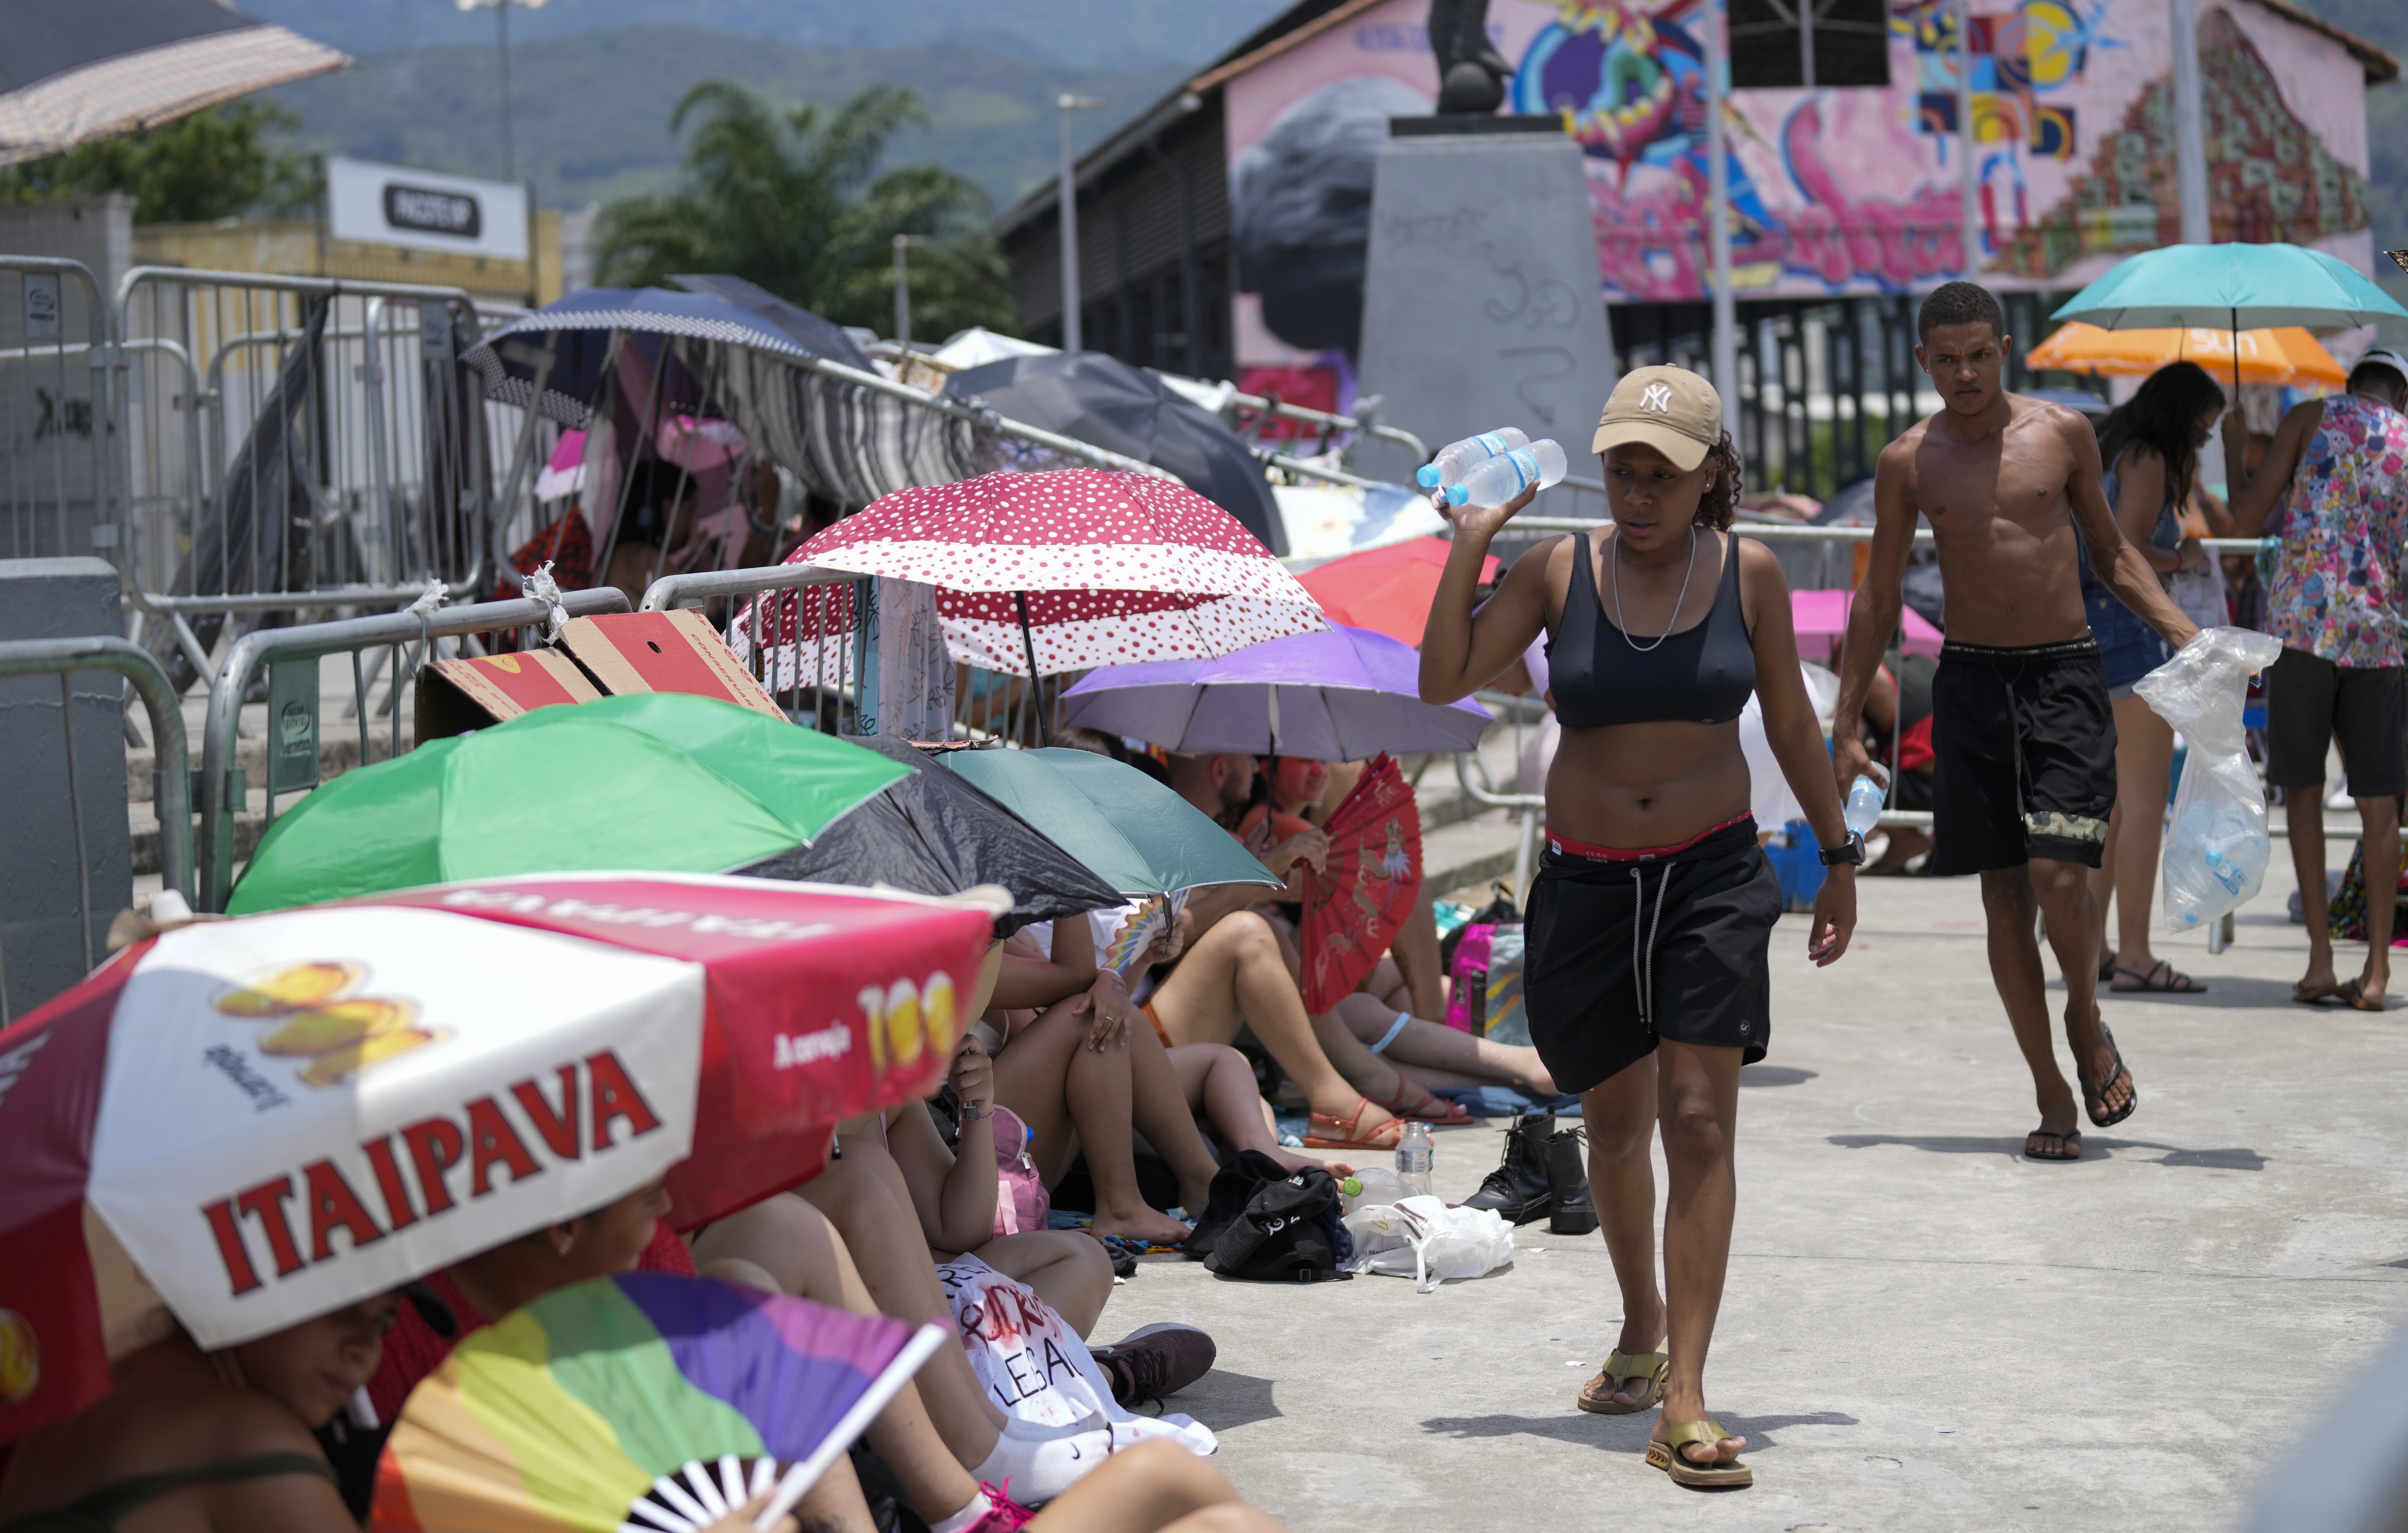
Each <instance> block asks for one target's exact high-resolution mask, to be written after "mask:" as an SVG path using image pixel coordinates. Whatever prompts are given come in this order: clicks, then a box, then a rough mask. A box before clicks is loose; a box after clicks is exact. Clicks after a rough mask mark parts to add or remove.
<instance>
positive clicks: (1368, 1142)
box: [1304, 1097, 1405, 1150]
mask: <svg viewBox="0 0 2408 1533" xmlns="http://www.w3.org/2000/svg"><path fill="white" fill-rule="evenodd" d="M1370 1110H1371V1103H1370V1100H1369V1098H1368V1097H1367V1098H1365V1099H1363V1100H1362V1101H1360V1102H1357V1103H1356V1104H1355V1113H1354V1116H1352V1117H1350V1118H1348V1119H1346V1120H1345V1121H1344V1122H1342V1123H1341V1122H1340V1121H1339V1120H1338V1119H1336V1118H1333V1117H1331V1116H1330V1115H1329V1114H1328V1113H1326V1112H1314V1113H1309V1114H1307V1115H1306V1117H1305V1121H1304V1147H1305V1148H1306V1149H1307V1150H1394V1149H1395V1148H1396V1147H1397V1145H1398V1141H1400V1140H1401V1139H1404V1137H1405V1121H1404V1120H1403V1119H1402V1118H1391V1119H1389V1120H1388V1121H1387V1122H1386V1123H1383V1124H1382V1125H1380V1126H1379V1127H1377V1128H1375V1129H1372V1130H1371V1132H1370V1137H1369V1138H1368V1139H1366V1138H1365V1137H1364V1135H1363V1114H1365V1113H1366V1112H1369V1111H1370Z"/></svg>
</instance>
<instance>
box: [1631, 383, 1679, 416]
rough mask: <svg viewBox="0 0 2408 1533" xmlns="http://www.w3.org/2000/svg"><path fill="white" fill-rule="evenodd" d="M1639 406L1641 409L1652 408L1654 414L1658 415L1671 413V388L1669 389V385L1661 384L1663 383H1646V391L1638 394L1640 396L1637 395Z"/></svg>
mask: <svg viewBox="0 0 2408 1533" xmlns="http://www.w3.org/2000/svg"><path fill="white" fill-rule="evenodd" d="M1639 408H1641V409H1652V410H1654V411H1655V412H1656V414H1658V415H1670V414H1671V413H1672V390H1671V388H1670V386H1669V385H1667V384H1663V383H1650V384H1648V385H1647V389H1646V392H1645V393H1643V394H1640V396H1639Z"/></svg>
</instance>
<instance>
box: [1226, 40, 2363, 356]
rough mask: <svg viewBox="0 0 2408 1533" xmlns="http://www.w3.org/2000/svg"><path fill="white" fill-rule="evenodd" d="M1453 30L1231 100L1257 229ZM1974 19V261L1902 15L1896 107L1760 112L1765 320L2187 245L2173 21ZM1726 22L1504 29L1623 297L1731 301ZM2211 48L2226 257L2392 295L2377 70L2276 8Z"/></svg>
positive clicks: (1420, 70)
mask: <svg viewBox="0 0 2408 1533" xmlns="http://www.w3.org/2000/svg"><path fill="white" fill-rule="evenodd" d="M1426 11H1427V4H1426V0H1387V3H1386V4H1383V5H1380V6H1376V7H1372V8H1371V9H1369V10H1368V11H1365V12H1363V13H1361V14H1359V15H1357V16H1355V17H1354V18H1352V19H1350V20H1349V21H1345V22H1342V23H1340V24H1339V25H1338V26H1335V27H1333V28H1331V29H1330V30H1328V31H1327V32H1325V33H1323V34H1321V35H1320V36H1316V37H1313V38H1312V39H1310V40H1309V41H1307V42H1305V43H1304V44H1302V45H1300V46H1298V47H1296V48H1294V49H1291V50H1289V51H1287V52H1286V53H1284V54H1282V55H1280V56H1278V57H1276V58H1273V59H1270V60H1269V61H1267V62H1265V63H1264V64H1261V65H1259V66H1257V67H1255V68H1254V69H1253V70H1251V71H1249V72H1247V73H1245V74H1243V75H1240V76H1239V77H1238V78H1236V79H1232V80H1231V81H1230V82H1229V84H1228V86H1227V87H1226V107H1227V122H1228V128H1227V133H1228V150H1229V155H1230V162H1231V185H1232V196H1233V213H1234V214H1235V215H1236V217H1237V218H1238V220H1239V222H1240V224H1241V225H1242V224H1244V223H1245V222H1246V221H1247V219H1248V217H1249V206H1248V198H1249V196H1250V195H1251V196H1252V197H1253V206H1254V208H1257V209H1259V208H1263V207H1266V206H1268V200H1267V199H1268V197H1269V193H1265V192H1264V191H1263V190H1262V188H1263V187H1265V186H1267V185H1269V184H1270V183H1271V182H1272V181H1273V180H1274V179H1276V178H1275V177H1273V176H1271V175H1269V174H1266V173H1264V168H1263V167H1264V165H1266V163H1267V161H1268V160H1269V159H1270V158H1273V157H1275V154H1276V152H1277V151H1280V150H1283V149H1292V148H1293V145H1294V144H1295V143H1298V142H1310V143H1314V144H1327V143H1329V142H1332V141H1333V139H1332V136H1331V135H1332V132H1333V131H1334V130H1333V129H1332V128H1331V126H1330V123H1331V122H1335V121H1337V120H1339V119H1340V118H1342V117H1343V114H1344V113H1345V112H1347V111H1350V110H1351V111H1354V112H1355V113H1357V114H1358V115H1359V114H1362V113H1367V112H1369V113H1378V114H1381V115H1382V116H1384V115H1387V114H1396V115H1402V114H1403V113H1405V112H1409V111H1413V110H1423V111H1426V110H1427V109H1428V108H1427V105H1426V104H1427V103H1428V102H1429V101H1430V100H1431V99H1432V98H1433V97H1434V96H1435V95H1436V93H1437V86H1438V82H1437V79H1436V74H1435V70H1434V66H1433V64H1432V62H1431V59H1430V55H1429V53H1428V50H1427V48H1426V44H1425V42H1424V40H1423V32H1422V22H1423V19H1424V17H1425V15H1426ZM1972 11H1973V18H1972V24H1971V31H1972V55H1973V58H1972V64H1973V87H1974V97H1973V112H1972V117H1973V129H1974V137H1975V140H1976V142H1975V145H1974V148H1975V150H1976V154H1975V164H1976V167H1977V170H1978V174H1979V178H1980V180H1979V185H1980V199H1979V206H1980V210H1981V211H1980V217H1981V224H1980V227H1979V229H1978V231H1977V234H1978V248H1977V249H1976V250H1975V251H1973V252H1971V262H1970V263H1969V261H1968V252H1967V251H1966V249H1965V242H1964V239H1963V237H1962V236H1963V231H1962V230H1961V228H1960V227H1959V224H1960V217H1959V208H1960V179H1959V178H1960V176H1961V175H1962V166H1961V163H1960V159H1959V155H1960V151H1961V141H1960V139H1959V137H1958V136H1957V122H1956V116H1957V82H1956V76H1955V73H1954V71H1955V69H1956V67H1957V56H1958V54H1957V40H1956V36H1955V31H1956V26H1955V20H1954V10H1953V6H1952V5H1951V4H1950V3H1949V0H1890V47H1889V69H1890V84H1889V86H1888V87H1887V88H1885V89H1881V88H1862V89H1853V90H1825V91H1817V92H1813V93H1807V92H1801V91H1794V90H1782V91H1767V90H1754V91H1743V92H1735V93H1732V94H1731V96H1730V98H1729V107H1728V110H1729V114H1730V115H1729V117H1728V119H1727V124H1728V132H1727V143H1728V144H1729V146H1730V155H1731V186H1732V196H1733V204H1734V208H1735V210H1736V224H1735V228H1734V236H1733V260H1734V265H1735V270H1734V286H1735V287H1736V289H1737V290H1738V292H1739V294H1740V295H1741V296H1742V297H1750V296H1758V297H1774V296H1818V295H1825V294H1851V293H1886V292H1901V291H1914V290H1919V289H1924V288H1928V287H1929V286H1931V285H1932V284H1934V283H1936V282H1938V281H1942V280H1945V279H1950V278H1954V277H1959V276H1965V275H1969V270H1968V268H1969V265H1970V267H1971V272H1970V274H1971V275H1975V276H1978V277H1979V278H1980V279H1982V280H1984V281H1985V282H1988V283H1990V284H1991V285H1993V286H1996V287H1999V288H2002V289H2013V288H2032V289H2052V290H2062V289H2071V288H2073V287H2078V286H2080V285H2081V284H2082V283H2084V282H2086V281H2088V280H2089V279H2092V278H2093V277H2096V276H2097V275H2099V273H2100V272H2102V271H2104V270H2106V269H2107V268H2108V267H2109V266H2111V265H2114V263H2115V262H2116V261H2117V260H2119V259H2121V258H2122V257H2123V256H2124V255H2127V254H2129V253H2131V252H2132V251H2139V250H2146V249H2152V248H2154V247H2156V246H2157V245H2160V244H2164V243H2170V242H2171V241H2172V240H2173V239H2174V238H2175V237H2176V229H2177V227H2178V222H2179V220H2178V215H2177V212H2176V209H2175V206H2174V193H2173V177H2174V170H2173V144H2172V129H2171V86H2170V83H2169V80H2168V76H2169V71H2170V63H2169V60H2170V51H2169V39H2168V35H2167V26H2168V19H2167V7H2166V0H1974V4H1973V7H1972ZM1709 14H1712V12H1711V10H1710V8H1709V7H1708V6H1707V5H1706V3H1705V0H1549V3H1541V0H1493V4H1492V5H1491V7H1490V11H1489V17H1490V30H1491V34H1492V36H1493V38H1494V39H1495V41H1496V42H1497V44H1498V47H1499V49H1500V50H1501V51H1502V52H1503V53H1504V54H1505V56H1506V57H1507V58H1509V59H1512V60H1513V61H1514V62H1515V64H1517V66H1518V67H1519V70H1520V73H1519V74H1518V75H1517V77H1516V78H1515V79H1514V81H1513V82H1512V93H1513V94H1512V102H1511V105H1510V107H1509V109H1512V110H1518V111H1525V112H1543V113H1546V114H1548V115H1554V116H1560V117H1565V118H1566V119H1567V121H1568V122H1569V123H1570V128H1571V131H1572V132H1573V133H1574V134H1575V135H1576V136H1578V137H1579V138H1580V140H1581V143H1582V146H1583V148H1584V150H1585V152H1586V154H1587V156H1588V160H1587V165H1588V171H1589V192H1590V201H1591V207H1592V211H1593V214H1594V217H1595V219H1596V223H1597V232H1598V274H1599V279H1600V280H1601V282H1602V285H1603V287H1604V291H1605V294H1606V296H1607V297H1608V298H1609V299H1611V300H1614V301H1640V302H1646V301H1693V300H1697V299H1699V298H1702V297H1703V296H1705V293H1706V282H1705V275H1706V267H1707V257H1706V249H1705V246H1706V241H1705V239H1704V236H1703V224H1702V219H1701V216H1700V215H1701V211H1702V208H1703V204H1704V201H1705V186H1706V175H1707V167H1706V164H1705V158H1704V137H1705V134H1704V128H1705V108H1704V102H1703V76H1702V74H1701V72H1700V68H1699V43H1698V37H1699V31H1698V29H1699V24H1700V21H1701V20H1702V18H1703V17H1705V16H1706V15H1709ZM2200 35H2201V47H2200V54H2201V58H2202V64H2203V68H2204V70H2205V73H2206V78H2207V91H2206V101H2207V108H2208V121H2207V136H2208V143H2209V155H2210V160H2211V163H2212V165H2213V166H2214V182H2213V186H2212V189H2211V190H2212V196H2211V201H2212V205H2213V222H2214V227H2215V237H2217V238H2218V239H2233V238H2242V239H2253V240H2263V239H2290V240H2294V241H2297V242H2299V243H2303V244H2314V245H2316V246H2318V247H2319V248H2322V249H2325V250H2329V251H2332V252H2333V253H2334V254H2336V255H2339V256H2341V257H2342V258H2343V259H2344V260H2347V261H2349V262H2350V263H2351V264H2352V265H2357V266H2358V267H2360V268H2361V269H2368V270H2371V269H2372V258H2373V253H2374V252H2373V250H2372V244H2371V241H2370V237H2369V236H2368V234H2367V232H2366V231H2367V227H2368V216H2367V210H2366V199H2367V181H2366V172H2367V158H2368V156H2367V149H2368V146H2367V128H2366V107H2365V101H2366V98H2365V84H2364V79H2365V77H2364V72H2363V69H2362V67H2361V65H2360V64H2358V61H2357V60H2356V59H2354V58H2353V57H2351V56H2350V54H2349V52H2348V51H2347V50H2345V49H2344V48H2343V47H2342V45H2340V44H2339V43H2337V42H2334V41H2333V40H2332V39H2330V38H2329V37H2327V36H2323V35H2321V34H2319V33H2316V32H2314V31H2311V30H2309V29H2307V28H2304V27H2300V26H2299V25H2296V24H2295V23H2292V22H2290V21H2286V20H2284V19H2283V18H2281V17H2279V16H2277V15H2275V14H2274V13H2273V12H2272V11H2270V10H2267V9H2265V8H2264V7H2260V6H2257V5H2255V4H2253V3H2251V0H2224V3H2216V0H2200ZM1416 101H1417V102H1419V103H1420V104H1421V105H1420V106H1418V107H1415V106H1414V105H1412V103H1414V102H1416ZM1377 136H1378V133H1377V131H1374V130H1372V129H1371V128H1370V127H1369V124H1368V123H1356V124H1355V136H1354V138H1353V140H1352V142H1353V144H1354V145H1355V150H1356V151H1358V152H1369V146H1370V145H1371V144H1372V143H1374V142H1375V141H1376V138H1377ZM1291 195H1292V192H1291ZM1313 237H1326V231H1324V232H1323V234H1322V235H1318V236H1313ZM1240 285H1241V287H1242V286H1246V285H1247V284H1246V283H1245V282H1244V280H1243V279H1242V278H1241V282H1240ZM1239 321H1240V332H1239V340H1240V350H1239V355H1240V359H1241V360H1242V361H1248V362H1262V363H1271V362H1288V363H1293V362H1296V361H1299V360H1301V359H1302V356H1303V355H1304V353H1300V352H1298V351H1297V349H1295V348H1292V347H1289V346H1287V345H1286V344H1285V343H1283V341H1282V340H1281V339H1280V338H1279V337H1277V336H1276V335H1274V334H1272V333H1271V331H1270V329H1269V328H1267V327H1266V325H1265V324H1264V322H1263V319H1262V313H1261V310H1260V308H1259V307H1258V306H1255V305H1254V303H1253V301H1252V300H1251V299H1246V298H1241V299H1240V315H1239Z"/></svg>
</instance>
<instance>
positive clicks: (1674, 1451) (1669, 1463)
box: [1647, 1421, 1756, 1490]
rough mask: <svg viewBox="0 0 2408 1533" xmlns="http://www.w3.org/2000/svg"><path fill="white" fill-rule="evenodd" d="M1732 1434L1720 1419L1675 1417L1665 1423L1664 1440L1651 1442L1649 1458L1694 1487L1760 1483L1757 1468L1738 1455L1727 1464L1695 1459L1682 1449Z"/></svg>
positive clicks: (1675, 1479)
mask: <svg viewBox="0 0 2408 1533" xmlns="http://www.w3.org/2000/svg"><path fill="white" fill-rule="evenodd" d="M1729 1436H1731V1434H1730V1433H1729V1432H1727V1431H1726V1430H1724V1428H1723V1425H1722V1423H1720V1422H1718V1421H1675V1422H1667V1423H1665V1425H1664V1439H1663V1440H1662V1441H1660V1442H1658V1441H1655V1440H1650V1441H1649V1442H1648V1444H1647V1462H1648V1463H1650V1464H1652V1465H1654V1466H1655V1467H1656V1468H1657V1469H1662V1470H1663V1471H1664V1472H1665V1473H1667V1474H1669V1475H1670V1476H1671V1477H1672V1483H1674V1484H1676V1485H1686V1486H1688V1487H1689V1488H1690V1489H1692V1490H1738V1489H1740V1488H1741V1487H1742V1486H1745V1485H1753V1484H1755V1483H1756V1471H1755V1470H1753V1469H1749V1468H1748V1467H1747V1466H1746V1465H1744V1464H1742V1463H1741V1462H1740V1461H1739V1460H1737V1459H1733V1460H1731V1461H1730V1462H1729V1463H1727V1464H1697V1463H1692V1462H1691V1461H1690V1459H1689V1457H1688V1455H1687V1454H1684V1453H1682V1452H1681V1450H1682V1449H1684V1448H1685V1447H1687V1446H1688V1445H1689V1444H1690V1443H1692V1442H1702V1443H1704V1444H1705V1445H1706V1446H1707V1447H1709V1448H1711V1447H1713V1445H1714V1444H1715V1443H1717V1442H1720V1441H1721V1440H1723V1439H1725V1438H1727V1437H1729Z"/></svg>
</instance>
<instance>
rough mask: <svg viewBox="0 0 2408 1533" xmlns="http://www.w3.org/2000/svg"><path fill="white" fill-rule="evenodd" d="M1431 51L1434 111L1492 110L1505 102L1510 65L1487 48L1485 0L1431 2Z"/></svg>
mask: <svg viewBox="0 0 2408 1533" xmlns="http://www.w3.org/2000/svg"><path fill="white" fill-rule="evenodd" d="M1429 40H1430V51H1431V52H1432V53H1435V54H1436V55H1438V79H1439V92H1438V110H1439V112H1440V113H1441V115H1444V114H1447V113H1451V112H1452V113H1481V112H1493V111H1495V110H1496V109H1497V108H1498V107H1501V106H1503V105H1504V104H1505V81H1506V79H1507V78H1508V77H1510V76H1511V75H1512V73H1513V66H1512V64H1508V63H1506V62H1505V57H1504V55H1503V54H1501V53H1499V52H1498V51H1497V50H1496V49H1494V48H1492V47H1490V46H1489V42H1488V0H1430V8H1429Z"/></svg>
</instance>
